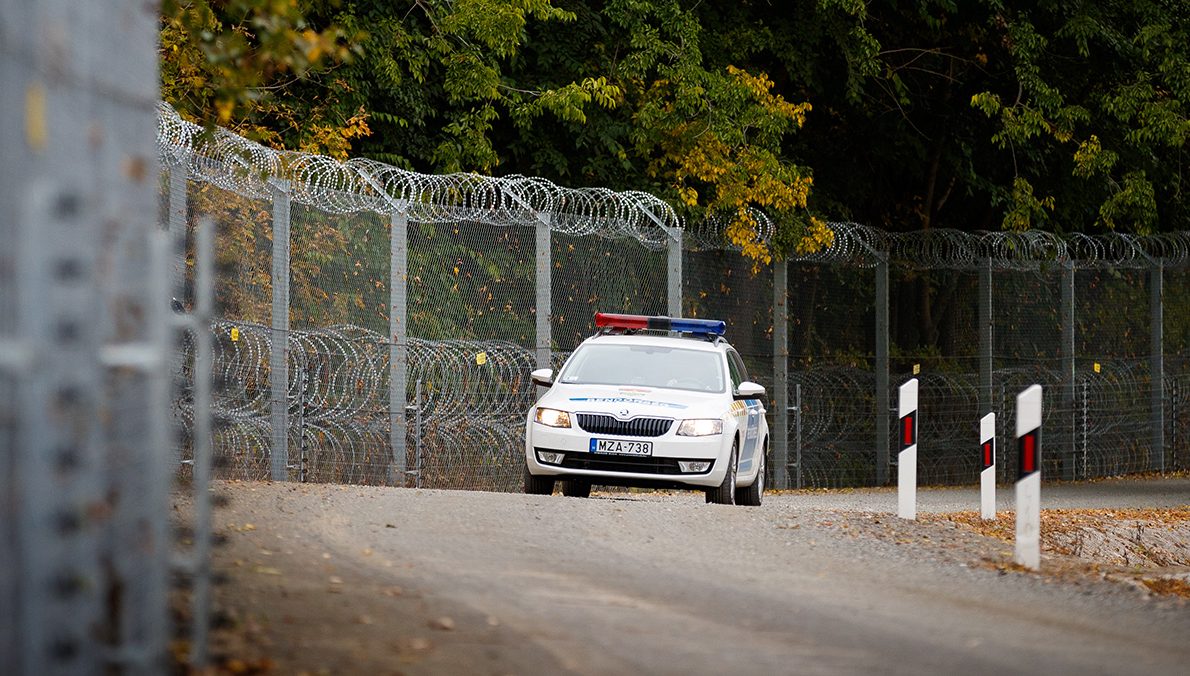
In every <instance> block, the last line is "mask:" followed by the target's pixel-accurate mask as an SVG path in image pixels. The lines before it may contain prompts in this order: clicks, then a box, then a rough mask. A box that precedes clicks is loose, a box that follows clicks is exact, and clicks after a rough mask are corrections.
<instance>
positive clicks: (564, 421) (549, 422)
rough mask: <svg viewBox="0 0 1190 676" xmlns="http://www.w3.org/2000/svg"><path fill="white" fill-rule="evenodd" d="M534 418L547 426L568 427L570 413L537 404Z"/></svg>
mask: <svg viewBox="0 0 1190 676" xmlns="http://www.w3.org/2000/svg"><path fill="white" fill-rule="evenodd" d="M536 420H537V422H539V423H541V424H542V425H545V426H547V427H570V414H569V413H567V412H566V411H559V410H557V409H554V408H546V407H544V406H538V407H537V416H536Z"/></svg>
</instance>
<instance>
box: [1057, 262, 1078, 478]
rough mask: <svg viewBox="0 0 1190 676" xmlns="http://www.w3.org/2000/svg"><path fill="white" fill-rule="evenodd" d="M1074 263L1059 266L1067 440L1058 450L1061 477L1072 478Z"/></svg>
mask: <svg viewBox="0 0 1190 676" xmlns="http://www.w3.org/2000/svg"><path fill="white" fill-rule="evenodd" d="M1074 273H1075V268H1074V263H1072V262H1068V263H1065V264H1064V265H1063V266H1062V349H1061V354H1062V358H1061V364H1062V365H1061V369H1062V410H1063V411H1065V412H1066V417H1067V421H1066V423H1067V424H1066V429H1067V437H1068V438H1067V439H1066V444H1065V446H1066V448H1065V450H1064V452H1062V480H1063V481H1074V478H1075V471H1074V465H1075V457H1077V452H1078V451H1077V447H1076V446H1075V444H1076V439H1077V430H1078V416H1077V412H1076V411H1075V404H1074V400H1075V396H1074V350H1075V346H1074V340H1075V330H1074V279H1075V274H1074Z"/></svg>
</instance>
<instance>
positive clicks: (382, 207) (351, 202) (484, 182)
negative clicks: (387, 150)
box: [157, 103, 682, 250]
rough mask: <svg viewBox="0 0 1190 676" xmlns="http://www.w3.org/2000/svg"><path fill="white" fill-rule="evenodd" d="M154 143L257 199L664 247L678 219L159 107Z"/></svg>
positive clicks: (614, 196) (172, 161)
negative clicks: (281, 193) (269, 143)
mask: <svg viewBox="0 0 1190 676" xmlns="http://www.w3.org/2000/svg"><path fill="white" fill-rule="evenodd" d="M157 110H158V118H157V119H158V125H157V146H158V153H159V156H160V158H161V160H162V162H163V164H165V165H166V166H183V167H186V168H187V169H188V170H189V172H190V178H191V180H195V181H202V182H206V183H210V184H213V185H215V186H218V187H220V188H222V189H224V190H227V191H229V192H234V193H236V194H239V195H242V196H245V197H250V198H254V199H271V198H272V194H273V191H274V190H275V189H276V188H278V187H285V188H287V189H288V190H289V191H290V195H291V197H292V199H293V200H294V201H295V202H298V203H300V204H305V205H307V206H311V207H314V208H317V209H320V210H322V211H326V212H330V213H336V214H347V213H355V212H360V211H372V212H376V213H381V214H391V213H393V212H401V211H404V212H406V213H408V215H409V218H410V220H412V221H416V222H424V223H460V222H462V223H466V222H478V223H485V224H489V225H498V226H512V225H527V226H535V225H536V224H537V223H538V222H539V221H545V222H547V223H548V224H549V226H550V228H551V229H553V230H555V231H557V232H561V233H564V234H568V235H576V236H582V235H596V236H599V237H603V238H607V239H634V240H636V241H638V242H640V243H641V244H642V245H643V246H645V247H647V248H649V249H653V250H660V249H664V248H665V246H666V241H667V233H666V231H667V229H672V228H680V227H682V222H681V219H680V218H679V217H678V215H677V214H676V213H675V212H674V210H673V209H672V208H670V206H669V205H668V204H666V203H665V202H664V201H662V200H661V199H660V198H658V197H656V196H654V195H650V194H648V193H644V192H637V191H622V192H616V191H613V190H608V189H606V188H565V187H562V186H558V185H555V184H554V183H551V182H550V181H547V180H545V179H541V178H532V177H526V176H505V177H493V176H480V175H478V174H466V173H455V174H443V175H427V174H419V173H417V172H413V171H407V170H404V169H400V168H398V167H393V166H390V165H387V164H384V163H381V162H376V161H374V160H369V159H363V158H356V159H351V160H347V161H345V162H340V161H338V160H335V159H333V158H329V157H324V156H320V155H311V154H308V153H300V152H294V151H279V150H273V149H271V148H267V147H265V146H263V145H260V144H259V143H256V142H253V141H250V140H248V139H246V138H244V137H242V136H239V135H237V134H234V133H232V132H230V131H228V130H226V129H222V128H215V129H210V130H208V129H204V128H203V127H200V126H199V125H196V124H193V123H191V122H188V121H186V120H184V119H182V117H181V116H179V115H178V113H177V112H176V111H175V110H174V109H173V108H172V107H170V106H169V105H168V104H166V103H159V104H158V107H157Z"/></svg>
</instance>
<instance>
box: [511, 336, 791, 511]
mask: <svg viewBox="0 0 1190 676" xmlns="http://www.w3.org/2000/svg"><path fill="white" fill-rule="evenodd" d="M595 326H596V327H599V329H600V332H599V333H598V334H596V335H595V336H592V337H591V338H588V339H587V340H585V341H583V343H582V344H581V345H579V347H578V349H576V350H575V351H574V353H573V354H571V355H570V358H569V359H567V360H566V363H565V364H564V365H563V366H562V370H561V371H560V372H559V373H558V376H557V377H556V378H555V377H554V373H553V371H552V369H539V370H537V371H534V372H533V375H532V377H533V381H534V382H535V383H537V384H538V385H542V386H546V387H549V388H550V389H549V391H548V392H546V393H545V395H543V396H542V397H541V398H540V399H539V400H538V401H537V404H536V405H535V406H533V407H532V408H531V409H530V410H529V415H528V417H527V419H526V421H525V492H526V493H536V494H544V495H548V494H550V493H552V492H553V490H554V483H555V481H558V480H561V481H562V482H563V486H562V492H563V493H564V494H566V495H569V496H576V497H587V496H588V495H590V494H591V486H592V484H599V485H614V486H641V487H660V488H686V489H694V490H705V491H706V495H707V502H717V503H720V504H733V503H738V504H744V505H759V504H760V500H761V494H762V493H763V491H764V470H765V454H766V452H767V449H768V432H769V429H768V423H767V422H766V421H765V417H764V414H765V409H764V405H763V404H762V403H761V401H760V397H762V396H764V387H762V386H761V385H758V384H756V383H754V382H751V381H749V380H748V373H747V371H746V370H745V369H744V362H743V360H742V359H740V355H739V353H737V352H736V351H735V349H734V348H732V347H731V346H730V345H728V344H727V342H726V341H725V340H724V339H723V333H724V330H725V324H724V323H723V322H721V321H712V320H705V319H679V318H673V319H671V318H669V317H645V316H640V315H613V314H604V313H597V314H596V315H595Z"/></svg>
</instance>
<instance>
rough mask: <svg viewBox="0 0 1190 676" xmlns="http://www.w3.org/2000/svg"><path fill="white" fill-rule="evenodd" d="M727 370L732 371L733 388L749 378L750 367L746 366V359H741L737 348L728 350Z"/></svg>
mask: <svg viewBox="0 0 1190 676" xmlns="http://www.w3.org/2000/svg"><path fill="white" fill-rule="evenodd" d="M727 370H728V372H729V373H731V389H732V390H734V389H736V388H737V387H739V386H740V383H742V382H744V381H745V380H747V379H748V369H746V368H744V360H743V359H740V355H739V353H738V352H736V351H735V350H728V351H727Z"/></svg>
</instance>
